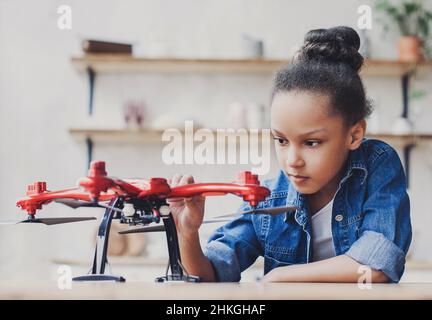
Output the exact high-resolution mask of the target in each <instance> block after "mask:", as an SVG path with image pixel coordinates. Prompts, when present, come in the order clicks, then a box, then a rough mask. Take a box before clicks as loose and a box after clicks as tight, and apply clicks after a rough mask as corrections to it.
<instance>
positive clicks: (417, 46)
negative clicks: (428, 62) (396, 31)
mask: <svg viewBox="0 0 432 320" xmlns="http://www.w3.org/2000/svg"><path fill="white" fill-rule="evenodd" d="M397 47H398V51H399V60H400V61H403V62H420V61H422V60H423V52H422V40H421V39H420V38H418V37H415V36H403V37H401V38H400V39H399V40H398V43H397Z"/></svg>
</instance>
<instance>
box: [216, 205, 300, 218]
mask: <svg viewBox="0 0 432 320" xmlns="http://www.w3.org/2000/svg"><path fill="white" fill-rule="evenodd" d="M297 209H299V208H298V207H296V206H288V207H276V208H262V209H254V210H249V211H243V212H241V213H231V214H225V215H222V216H217V217H216V218H228V217H237V216H240V215H242V214H280V213H284V212H289V211H295V210H297Z"/></svg>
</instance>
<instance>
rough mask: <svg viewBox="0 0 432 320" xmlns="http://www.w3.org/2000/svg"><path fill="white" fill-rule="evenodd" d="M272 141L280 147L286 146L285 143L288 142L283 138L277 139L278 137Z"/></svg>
mask: <svg viewBox="0 0 432 320" xmlns="http://www.w3.org/2000/svg"><path fill="white" fill-rule="evenodd" d="M273 140H274V141H275V142H276V143H277V144H278V145H281V146H283V145H285V144H287V142H288V141H287V140H286V139H284V138H279V137H274V138H273Z"/></svg>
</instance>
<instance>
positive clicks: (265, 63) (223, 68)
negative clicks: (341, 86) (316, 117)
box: [72, 54, 432, 77]
mask: <svg viewBox="0 0 432 320" xmlns="http://www.w3.org/2000/svg"><path fill="white" fill-rule="evenodd" d="M286 63H289V60H288V59H287V60H272V59H178V58H168V59H149V58H143V57H134V56H130V55H105V54H103V55H86V56H83V57H73V58H72V65H73V66H74V67H75V68H76V69H77V70H79V71H85V70H87V68H91V69H92V70H93V71H94V72H96V73H112V72H169V73H173V72H178V73H256V74H271V73H272V72H274V71H275V70H277V69H278V68H279V67H280V66H282V65H284V64H286ZM414 67H415V64H412V63H404V62H399V61H391V60H366V62H365V65H364V67H363V69H362V72H361V74H362V75H365V76H390V77H394V76H401V75H403V74H405V73H407V72H408V71H410V70H412V69H413V68H414ZM419 69H421V70H429V71H432V62H430V61H428V62H424V63H421V64H419Z"/></svg>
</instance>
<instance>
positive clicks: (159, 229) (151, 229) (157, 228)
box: [119, 219, 232, 234]
mask: <svg viewBox="0 0 432 320" xmlns="http://www.w3.org/2000/svg"><path fill="white" fill-rule="evenodd" d="M231 220H232V219H209V220H204V221H203V224H207V223H218V222H227V221H231ZM162 231H165V226H164V225H157V226H149V227H143V228H135V229H129V230H124V231H120V232H119V234H131V233H143V232H162Z"/></svg>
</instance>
